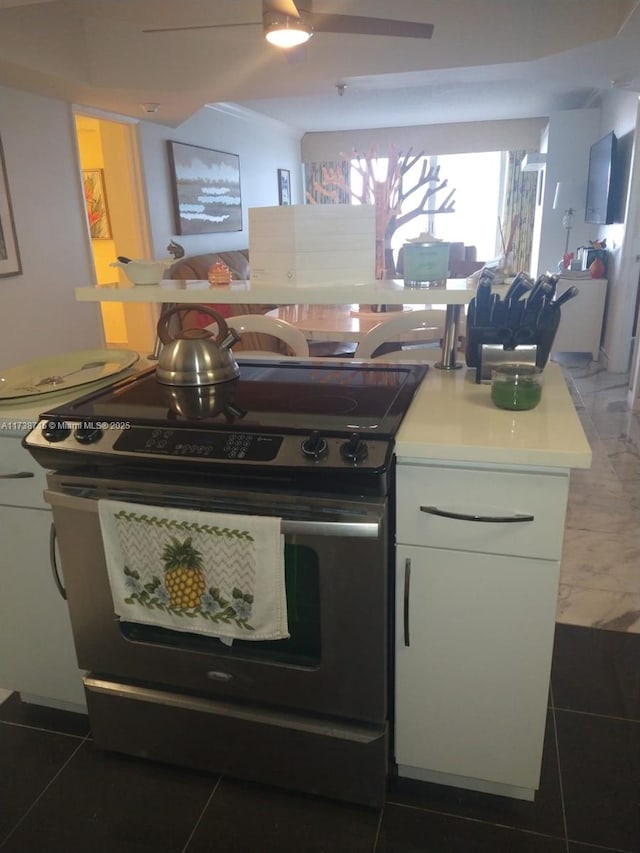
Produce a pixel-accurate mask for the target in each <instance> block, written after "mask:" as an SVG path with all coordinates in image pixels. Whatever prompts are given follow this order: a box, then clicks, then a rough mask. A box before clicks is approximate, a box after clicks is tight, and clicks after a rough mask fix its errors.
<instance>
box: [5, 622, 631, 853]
mask: <svg viewBox="0 0 640 853" xmlns="http://www.w3.org/2000/svg"><path fill="white" fill-rule="evenodd" d="M550 696H551V702H550V707H549V715H548V724H547V734H546V743H545V750H544V758H543V767H542V782H541V787H540V790H539V792H538V795H537V797H536V800H535V802H534V803H526V802H520V801H515V800H509V799H506V798H502V797H494V796H490V795H487V794H478V793H472V792H469V791H461V790H457V789H453V788H446V787H442V786H438V785H430V784H424V783H418V782H412V781H409V780H398V779H395V780H392V781H391V782H390V785H389V793H388V799H387V803H386V805H385V807H384V809H382V810H381V811H380V812H376V811H373V810H369V809H365V808H360V807H356V806H350V805H347V804H342V803H336V802H332V801H329V800H321V799H314V798H312V797H307V796H302V795H297V794H291V793H287V792H283V791H280V790H278V789H275V788H268V787H262V786H259V785H254V784H248V783H244V782H241V781H237V780H233V779H228V778H224V777H223V778H219V777H217V776H215V775H207V774H203V773H199V772H194V771H190V770H185V769H181V768H176V767H168V766H165V765H161V764H154V763H151V762H145V761H141V760H138V759H133V758H129V757H126V756H121V755H115V754H109V753H103V752H100V751H99V750H97V749H95V748H94V747H93V745H92V742H91V736H90V731H89V723H88V720H87V718H85V717H83V716H80V715H77V714H67V713H64V712H60V711H52V710H49V709H42V708H37V707H35V706H29V705H23V704H22V703H21V702H20V700H19V697H18V696H17V695H16V694H14V695H12V696H11V697H10V698H9V699H7V701H6V702H4V704H2V705H0V762H1V765H0V766H1V767H2V772H1V773H0V850H2V851H3V853H31V851H33V853H58V851H60V853H61V852H62V851H64V853H75V851H82V853H84V851H85V850H86V851H89V850H91V851H95V853H121V851H122V853H128V851H131V853H134V851H135V853H147V852H148V853H174V851H175V853H181V851H184V853H204V851H220V853H248V851H252V853H253V852H254V851H255V853H289V851H290V853H320V851H323V852H324V853H361V851H362V853H365V851H366V853H374V852H375V853H604V852H605V851H618V853H619V851H624V853H639V851H640V812H639V802H640V635H638V634H626V633H618V632H613V631H603V630H599V629H593V628H582V627H573V626H569V625H560V624H559V625H558V626H557V629H556V643H555V652H554V665H553V672H552V685H551V693H550Z"/></svg>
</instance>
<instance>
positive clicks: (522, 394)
mask: <svg viewBox="0 0 640 853" xmlns="http://www.w3.org/2000/svg"><path fill="white" fill-rule="evenodd" d="M541 398H542V370H541V369H540V368H539V367H535V366H534V365H532V364H503V365H501V366H500V367H499V368H495V369H494V370H493V371H492V373H491V399H492V400H493V402H494V403H495V405H496V406H497V407H498V408H499V409H511V410H512V411H525V410H527V409H535V407H536V406H537V405H538V403H539V402H540V400H541Z"/></svg>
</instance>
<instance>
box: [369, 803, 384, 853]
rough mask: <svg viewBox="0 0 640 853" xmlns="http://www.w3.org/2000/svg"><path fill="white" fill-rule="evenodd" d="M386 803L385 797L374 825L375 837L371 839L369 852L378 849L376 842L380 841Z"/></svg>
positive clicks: (372, 852)
mask: <svg viewBox="0 0 640 853" xmlns="http://www.w3.org/2000/svg"><path fill="white" fill-rule="evenodd" d="M386 804H387V803H386V799H385V802H384V803H383V805H382V808H381V809H380V814H379V816H378V825H377V827H376V834H375V838H374V839H373V847H372V848H371V853H376V850H377V849H378V842H379V841H380V833H381V832H382V818H383V817H384V809H385V806H386Z"/></svg>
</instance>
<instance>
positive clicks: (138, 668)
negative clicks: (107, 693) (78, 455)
mask: <svg viewBox="0 0 640 853" xmlns="http://www.w3.org/2000/svg"><path fill="white" fill-rule="evenodd" d="M48 483H49V489H48V491H47V492H46V499H47V501H48V502H49V503H50V504H51V506H52V509H53V517H54V524H55V530H56V535H57V539H58V544H59V553H60V557H61V563H62V571H63V574H64V578H65V584H66V595H67V599H68V605H69V610H70V615H71V622H72V627H73V634H74V641H75V645H76V652H77V656H78V663H79V665H80V667H81V668H83V669H86V670H89V671H91V673H92V675H93V676H95V677H100V678H105V679H108V680H117V681H119V682H126V683H129V684H132V685H138V686H140V687H141V688H150V687H151V688H154V689H161V690H171V691H178V692H185V693H188V694H189V695H192V696H200V697H203V698H213V699H228V700H233V701H234V702H247V703H251V704H261V705H268V706H270V707H273V708H282V709H288V710H292V711H299V712H309V713H313V714H324V715H332V716H337V717H341V718H345V719H352V720H358V721H363V722H367V723H382V722H384V721H385V720H386V718H387V597H388V578H389V550H388V549H389V542H388V531H387V519H388V511H387V499H386V498H384V497H380V498H367V499H366V500H363V499H358V498H356V499H351V498H349V499H344V498H336V499H332V498H328V497H326V496H322V497H319V496H309V495H289V494H288V493H287V494H277V493H276V494H274V493H270V494H267V493H261V492H260V491H258V490H249V489H247V490H245V489H242V490H237V491H233V490H231V491H229V490H226V489H219V490H216V488H208V487H207V488H203V487H193V486H187V485H176V484H171V485H168V484H166V483H159V482H145V483H136V482H129V481H127V480H114V479H107V478H96V479H92V478H89V477H86V476H65V475H62V474H49V476H48ZM101 498H109V499H111V500H123V501H133V502H139V503H143V504H149V505H154V506H167V507H168V506H172V507H176V506H177V507H182V508H193V509H196V510H204V511H208V512H217V511H218V512H226V513H238V514H250V515H271V516H277V517H280V518H281V519H282V530H283V534H284V536H285V575H286V586H287V611H288V621H289V630H290V633H291V637H290V639H288V640H277V641H269V642H251V641H234V643H233V645H232V646H230V647H228V646H226V645H224V644H223V643H222V642H221V641H220V640H218V639H217V638H215V637H203V636H202V635H196V634H191V633H188V632H178V631H170V630H166V629H162V628H158V627H155V626H149V625H142V624H135V623H130V622H123V621H121V620H119V619H118V618H117V617H115V616H114V607H113V601H112V597H111V589H110V586H109V580H108V574H107V569H106V565H105V558H104V551H103V545H102V537H101V532H100V524H99V518H98V500H99V499H101Z"/></svg>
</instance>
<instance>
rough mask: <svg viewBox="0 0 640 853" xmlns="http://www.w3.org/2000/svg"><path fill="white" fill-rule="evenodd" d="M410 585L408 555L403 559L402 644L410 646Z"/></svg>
mask: <svg viewBox="0 0 640 853" xmlns="http://www.w3.org/2000/svg"><path fill="white" fill-rule="evenodd" d="M410 587H411V560H410V559H409V557H407V559H406V560H405V561H404V644H405V646H410V645H411V643H410V642H409V595H410Z"/></svg>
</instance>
